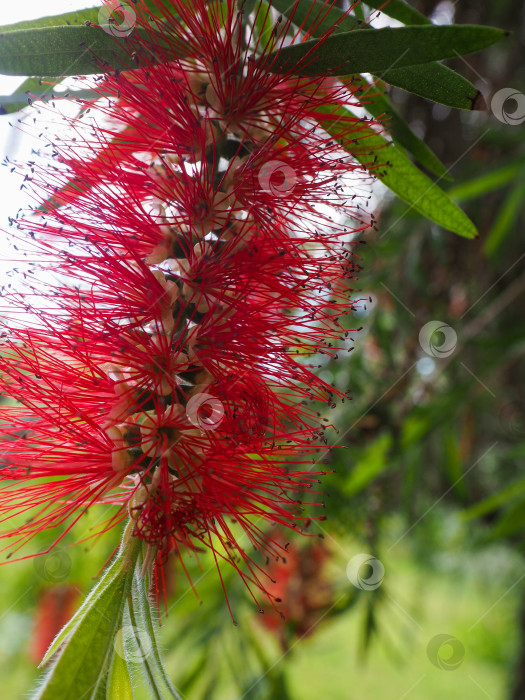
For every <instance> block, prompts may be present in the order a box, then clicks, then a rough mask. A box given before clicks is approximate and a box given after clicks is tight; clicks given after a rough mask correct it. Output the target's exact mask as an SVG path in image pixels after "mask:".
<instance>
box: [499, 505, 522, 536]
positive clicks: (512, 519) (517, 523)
mask: <svg viewBox="0 0 525 700" xmlns="http://www.w3.org/2000/svg"><path fill="white" fill-rule="evenodd" d="M524 528H525V500H524V499H521V500H519V501H518V502H517V503H514V504H513V505H512V506H511V507H510V508H509V510H508V511H507V512H506V513H504V514H503V515H502V516H501V518H500V519H499V520H498V522H497V523H496V525H495V527H494V530H493V531H492V534H491V539H497V538H499V537H511V536H513V535H516V534H518V533H520V535H521V533H522V531H523V529H524Z"/></svg>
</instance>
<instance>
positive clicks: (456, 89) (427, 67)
mask: <svg viewBox="0 0 525 700" xmlns="http://www.w3.org/2000/svg"><path fill="white" fill-rule="evenodd" d="M272 4H273V5H274V7H276V9H278V10H279V11H280V12H282V13H283V14H287V13H290V4H289V2H288V0H273V3H272ZM369 4H370V3H369ZM377 4H379V3H377ZM398 4H399V5H401V6H403V9H404V8H407V7H408V5H405V3H398ZM390 5H392V3H390ZM394 5H395V4H394ZM394 5H393V6H394ZM408 10H409V12H412V11H413V12H414V13H415V14H416V15H418V16H419V17H420V18H422V20H424V21H425V22H427V23H428V22H429V21H428V20H427V19H426V18H425V17H424V16H423V15H420V14H419V12H417V11H416V10H412V8H408ZM387 14H389V13H388V12H387ZM392 16H394V15H392ZM396 19H397V17H396ZM294 21H295V22H296V23H297V24H302V23H303V22H304V23H305V25H304V26H305V29H307V30H308V32H310V33H311V34H312V35H313V36H317V37H319V36H321V35H322V34H323V32H325V31H328V30H329V29H331V28H333V26H334V25H335V24H336V23H338V25H337V28H336V30H335V31H336V32H342V31H346V32H348V31H351V30H352V29H372V27H370V26H369V25H367V24H362V23H360V22H359V21H358V20H356V19H355V17H352V16H351V15H347V16H345V13H344V12H343V11H342V10H339V9H337V8H336V7H333V8H331V9H330V10H329V11H328V12H327V11H326V8H325V7H324V2H320V1H319V0H316V2H315V3H312V5H311V6H310V4H309V3H300V4H299V5H298V6H297V8H296V9H295V14H294ZM422 23H423V22H419V24H422ZM411 24H416V22H415V21H413V22H411ZM378 77H380V78H381V79H382V80H384V81H385V82H387V83H389V84H390V85H394V86H395V87H398V88H401V89H402V90H406V91H408V92H412V93H414V94H415V95H419V96H420V97H424V98H426V99H427V100H432V101H433V102H439V103H440V104H444V105H447V106H448V107H455V108H456V109H469V110H471V109H483V107H484V101H483V99H482V96H481V93H480V92H479V90H478V89H477V88H476V87H475V85H473V84H472V83H471V82H470V80H467V79H466V78H464V77H463V76H462V75H460V74H459V73H456V71H453V70H452V69H451V68H448V67H447V66H444V65H442V64H441V63H437V62H436V61H433V62H432V63H429V64H426V63H423V64H421V65H418V66H412V67H407V68H392V69H391V70H386V71H383V72H382V73H381V75H378Z"/></svg>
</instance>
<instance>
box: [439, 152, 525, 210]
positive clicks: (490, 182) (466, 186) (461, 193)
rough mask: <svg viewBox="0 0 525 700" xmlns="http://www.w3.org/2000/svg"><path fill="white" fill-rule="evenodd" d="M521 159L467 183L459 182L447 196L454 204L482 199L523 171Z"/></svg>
mask: <svg viewBox="0 0 525 700" xmlns="http://www.w3.org/2000/svg"><path fill="white" fill-rule="evenodd" d="M523 166H524V163H523V159H520V160H519V161H517V162H514V163H506V164H505V165H503V166H501V167H500V168H497V169H496V170H493V171H492V172H490V173H486V174H484V175H480V176H479V177H475V178H473V179H472V180H468V181H467V182H461V183H459V184H458V185H455V186H454V187H452V188H451V189H449V190H448V194H449V196H450V197H452V199H454V200H455V201H456V202H464V201H467V200H469V199H475V198H476V197H482V196H483V195H485V194H487V193H488V192H493V191H494V190H496V189H498V188H499V187H503V186H504V185H507V184H508V183H509V182H512V180H514V178H515V177H516V176H517V175H518V173H519V172H520V171H521V170H523Z"/></svg>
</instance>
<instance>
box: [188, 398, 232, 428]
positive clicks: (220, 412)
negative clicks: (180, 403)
mask: <svg viewBox="0 0 525 700" xmlns="http://www.w3.org/2000/svg"><path fill="white" fill-rule="evenodd" d="M186 415H187V416H188V420H189V421H190V422H191V423H193V425H196V426H197V427H198V428H202V430H215V429H216V428H218V427H219V425H220V424H221V422H222V419H223V418H224V406H223V405H222V401H219V399H218V398H217V397H216V396H212V395H211V394H206V393H204V392H203V393H201V394H196V395H195V396H192V397H191V399H190V400H189V401H188V403H187V405H186Z"/></svg>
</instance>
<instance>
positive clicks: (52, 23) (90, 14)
mask: <svg viewBox="0 0 525 700" xmlns="http://www.w3.org/2000/svg"><path fill="white" fill-rule="evenodd" d="M99 10H100V8H99V7H93V8H88V9H86V10H75V12H65V13H64V14H61V15H51V16H48V17H40V18H39V19H30V20H26V21H24V22H16V23H15V24H4V25H2V26H0V34H3V33H4V32H12V31H17V30H18V29H35V28H38V27H60V26H64V25H66V26H68V25H69V26H75V25H77V26H80V25H81V24H84V22H86V21H89V22H95V24H97V23H98V13H99Z"/></svg>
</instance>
